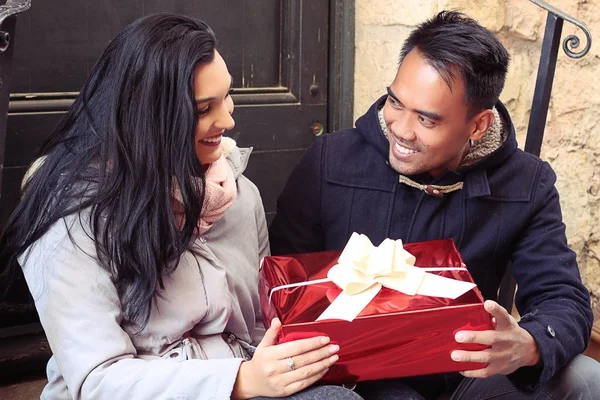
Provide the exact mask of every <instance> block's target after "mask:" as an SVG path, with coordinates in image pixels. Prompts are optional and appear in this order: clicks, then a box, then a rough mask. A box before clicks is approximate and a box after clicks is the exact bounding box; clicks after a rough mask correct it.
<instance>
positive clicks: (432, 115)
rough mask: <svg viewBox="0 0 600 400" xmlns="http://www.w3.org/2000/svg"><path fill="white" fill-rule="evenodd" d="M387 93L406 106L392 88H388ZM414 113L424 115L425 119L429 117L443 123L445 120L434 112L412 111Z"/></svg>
mask: <svg viewBox="0 0 600 400" xmlns="http://www.w3.org/2000/svg"><path fill="white" fill-rule="evenodd" d="M387 93H388V95H389V96H390V97H391V98H392V99H394V100H396V102H398V103H400V104H401V105H404V103H402V101H400V99H399V98H398V96H396V94H395V93H394V92H393V91H392V88H390V87H389V86H388V87H387ZM412 111H414V112H416V113H417V114H420V115H423V116H424V117H427V118H429V119H431V120H434V121H442V120H443V119H444V118H442V116H441V115H440V114H438V113H435V112H432V111H424V110H412Z"/></svg>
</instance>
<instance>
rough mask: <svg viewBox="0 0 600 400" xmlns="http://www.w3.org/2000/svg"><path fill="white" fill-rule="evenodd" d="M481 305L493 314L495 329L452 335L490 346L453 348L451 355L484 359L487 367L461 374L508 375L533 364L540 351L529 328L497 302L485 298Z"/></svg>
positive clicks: (481, 375)
mask: <svg viewBox="0 0 600 400" xmlns="http://www.w3.org/2000/svg"><path fill="white" fill-rule="evenodd" d="M484 307H485V310H486V311H487V312H489V313H490V314H491V315H492V317H493V319H492V321H495V325H496V329H495V330H491V331H460V332H457V333H456V335H455V339H456V341H457V342H459V343H479V344H483V345H487V346H491V347H490V348H487V349H485V350H480V351H462V350H455V351H453V352H452V354H451V357H452V359H453V360H454V361H459V362H480V363H486V364H487V367H485V368H482V369H477V370H471V371H463V372H461V374H462V375H464V376H466V377H467V378H487V377H490V376H492V375H496V374H502V375H508V374H510V373H512V372H514V371H516V370H517V369H518V368H520V367H523V366H529V365H536V364H537V363H538V361H539V359H540V352H539V349H538V347H537V344H536V343H535V341H534V340H533V337H532V336H531V335H530V334H529V332H527V331H526V330H525V329H523V328H521V327H520V326H519V325H518V324H517V321H516V320H515V319H514V318H513V317H512V316H511V315H510V314H509V313H508V312H507V311H506V310H505V309H504V308H503V307H501V306H500V305H499V304H498V303H496V302H494V301H491V300H487V301H486V302H485V303H484Z"/></svg>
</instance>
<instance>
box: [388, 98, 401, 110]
mask: <svg viewBox="0 0 600 400" xmlns="http://www.w3.org/2000/svg"><path fill="white" fill-rule="evenodd" d="M388 102H389V103H390V104H391V105H392V106H393V107H396V108H399V107H400V104H399V103H398V102H397V101H396V100H395V99H394V98H393V97H392V96H388Z"/></svg>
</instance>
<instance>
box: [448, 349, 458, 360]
mask: <svg viewBox="0 0 600 400" xmlns="http://www.w3.org/2000/svg"><path fill="white" fill-rule="evenodd" d="M450 357H452V359H453V360H454V361H460V353H457V352H455V351H453V352H452V353H451V354H450Z"/></svg>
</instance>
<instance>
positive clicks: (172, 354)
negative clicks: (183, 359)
mask: <svg viewBox="0 0 600 400" xmlns="http://www.w3.org/2000/svg"><path fill="white" fill-rule="evenodd" d="M169 357H171V358H177V357H179V353H178V352H176V351H174V352H173V353H171V354H169Z"/></svg>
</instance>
